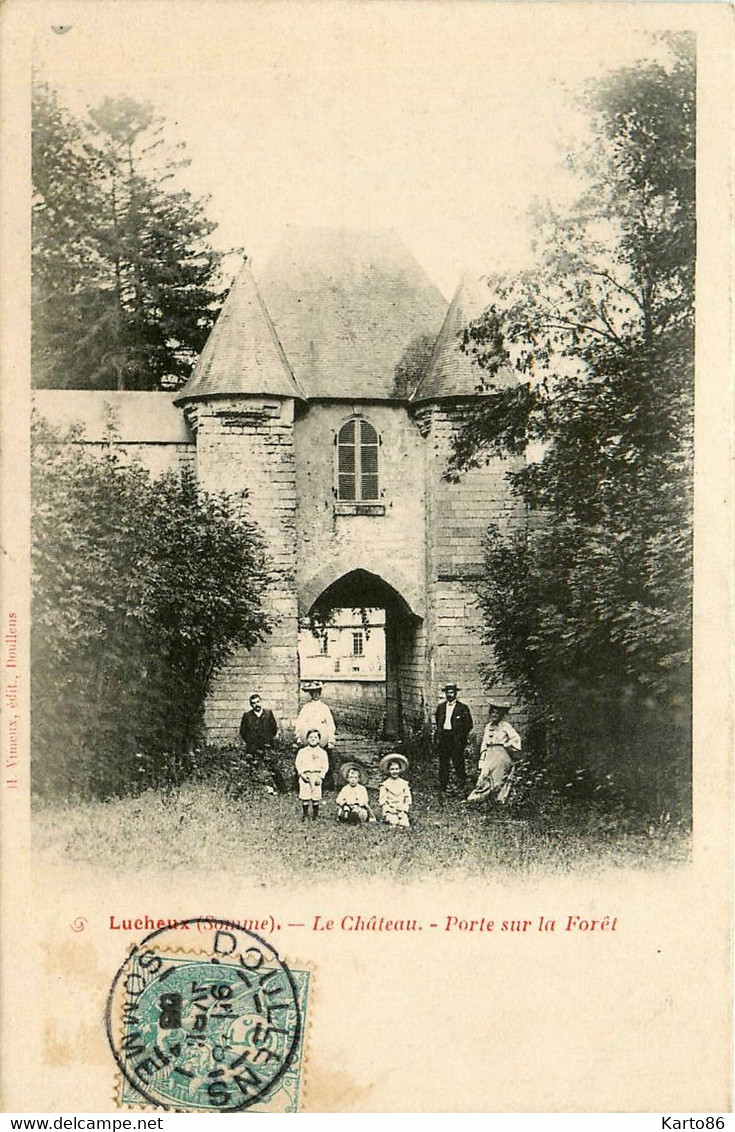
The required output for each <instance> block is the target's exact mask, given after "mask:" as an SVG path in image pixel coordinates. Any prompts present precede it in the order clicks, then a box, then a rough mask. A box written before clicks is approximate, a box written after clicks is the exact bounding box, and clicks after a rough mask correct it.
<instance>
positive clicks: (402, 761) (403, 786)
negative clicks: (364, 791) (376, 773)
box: [378, 755, 411, 828]
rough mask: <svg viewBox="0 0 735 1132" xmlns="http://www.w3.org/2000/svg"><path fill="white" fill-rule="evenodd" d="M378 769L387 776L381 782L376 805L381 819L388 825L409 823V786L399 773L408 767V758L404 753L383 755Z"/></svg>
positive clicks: (405, 825) (407, 824) (404, 825)
mask: <svg viewBox="0 0 735 1132" xmlns="http://www.w3.org/2000/svg"><path fill="white" fill-rule="evenodd" d="M380 769H381V770H382V771H383V773H384V774H387V775H388V777H387V778H386V779H385V781H384V782H383V783H382V784H381V787H380V794H379V795H378V805H379V806H380V809H381V812H382V814H383V820H384V821H386V822H387V823H388V825H400V826H403V827H404V828H407V827H408V826H409V825H410V822H409V820H408V811H409V809H410V807H411V788H410V786H409V785H408V783H407V782H406V780H405V778H401V774H402V773H403V772H404V771H405V770H407V769H408V759H407V758H405V756H404V755H384V756H383V758H382V759H381V760H380Z"/></svg>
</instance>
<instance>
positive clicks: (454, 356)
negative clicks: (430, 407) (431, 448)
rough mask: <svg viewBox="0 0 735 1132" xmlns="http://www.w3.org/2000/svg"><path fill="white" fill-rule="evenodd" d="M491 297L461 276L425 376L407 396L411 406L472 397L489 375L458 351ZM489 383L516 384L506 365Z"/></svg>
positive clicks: (485, 288)
mask: <svg viewBox="0 0 735 1132" xmlns="http://www.w3.org/2000/svg"><path fill="white" fill-rule="evenodd" d="M491 302H492V294H491V292H490V290H489V288H488V286H487V284H486V283H485V282H484V281H483V280H481V279H478V278H477V277H475V276H471V275H465V276H464V277H463V278H462V280H461V282H460V284H459V286H458V287H457V290H456V291H455V293H454V298H453V299H452V301H451V303H450V305H449V310H448V311H447V316H446V318H445V319H444V325H443V326H442V328H441V331H440V332H439V337H438V338H437V340H436V344H435V346H434V350H433V353H432V355H431V360H430V361H429V365H428V367H427V370H426V374H425V375H424V377H423V378H422V379H421V381H420V382H419V384H418V385H417V387H416V389H415V390H414V393H413V395H412V397H411V401H412V402H413V403H414V404H415V403H416V402H420V401H434V400H438V399H441V398H444V397H472V396H475V395H476V394H477V391H478V386H480V385H481V384H483V380H485V381H487V380H488V378H489V375H488V374H487V373H486V372H485V371H483V370H482V369H481V368H480V366H479V365H478V364H477V362H476V361H475V359H474V357H473V355H472V354H468V353H465V352H464V350H463V349H462V337H463V334H464V331H465V330H466V329H467V327H468V326H469V325H470V323H471V322H474V321H475V319H477V318H479V316H480V315H481V314H482V312H483V311H484V310H485V309H486V308H487V307H489V306H490V303H491ZM492 384H493V385H494V386H495V387H496V388H498V389H504V388H506V389H507V388H509V387H510V386H513V385H517V384H518V378H517V376H516V374H515V373H514V371H513V370H512V369H511V368H510V366H503V367H501V368H500V369H499V370H498V372H497V373H496V374H494V375H493V379H492Z"/></svg>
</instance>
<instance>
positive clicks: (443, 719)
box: [434, 684, 473, 791]
mask: <svg viewBox="0 0 735 1132" xmlns="http://www.w3.org/2000/svg"><path fill="white" fill-rule="evenodd" d="M444 696H445V699H444V702H443V703H441V704H439V707H438V708H437V709H436V715H435V721H436V731H435V733H434V742H435V744H436V749H437V751H438V753H439V789H440V790H446V789H447V787H448V785H449V764H450V763H451V764H452V766H453V767H454V773H455V774H456V776H457V780H458V783H459V787H460V789H461V790H462V791H465V790H466V789H467V770H466V768H465V761H464V751H465V747H466V746H467V740H468V739H469V737H470V731H471V730H472V727H473V723H472V715H471V713H470V709H469V708H468V707H467V704H463V703H462V702H461V701H460V700H458V699H457V685H456V684H445V685H444Z"/></svg>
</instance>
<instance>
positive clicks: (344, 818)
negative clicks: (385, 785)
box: [336, 763, 375, 825]
mask: <svg viewBox="0 0 735 1132" xmlns="http://www.w3.org/2000/svg"><path fill="white" fill-rule="evenodd" d="M340 773H341V774H342V777H343V778H344V780H345V785H344V786H343V787H342V789H341V790H340V792H339V794H338V795H337V799H336V802H337V818H338V820H339V821H341V822H346V823H347V824H348V825H362V824H363V822H366V821H375V814H374V813H373V811H372V810H371V809H370V800H369V798H368V792H367V790H366V789H365V787H364V786H363V785H362V783H361V782H360V768H359V767H358V766H356V765H355V763H344V765H343V766H342V767H341V770H340Z"/></svg>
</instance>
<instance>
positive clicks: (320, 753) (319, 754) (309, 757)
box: [296, 727, 329, 821]
mask: <svg viewBox="0 0 735 1132" xmlns="http://www.w3.org/2000/svg"><path fill="white" fill-rule="evenodd" d="M320 743H321V734H320V732H319V731H318V730H317V729H316V727H312V729H311V730H310V731H309V732H307V735H306V746H305V747H302V748H301V750H300V751H299V752H298V754H297V755H296V770H297V772H298V776H299V798H300V799H301V811H302V812H301V820H302V821H306V819H307V818H308V816H309V805H311V816H312V819H314V818H317V817H318V816H319V803H320V802H321V800H322V782H323V781H324V776H325V774H326V773H327V771H328V770H329V759H328V757H327V752H326V751H325V750H324V748H323V747H321V746H320Z"/></svg>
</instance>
